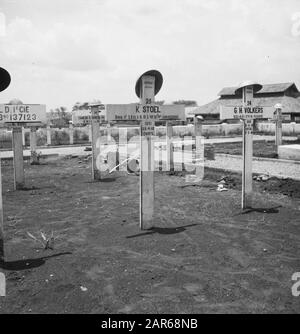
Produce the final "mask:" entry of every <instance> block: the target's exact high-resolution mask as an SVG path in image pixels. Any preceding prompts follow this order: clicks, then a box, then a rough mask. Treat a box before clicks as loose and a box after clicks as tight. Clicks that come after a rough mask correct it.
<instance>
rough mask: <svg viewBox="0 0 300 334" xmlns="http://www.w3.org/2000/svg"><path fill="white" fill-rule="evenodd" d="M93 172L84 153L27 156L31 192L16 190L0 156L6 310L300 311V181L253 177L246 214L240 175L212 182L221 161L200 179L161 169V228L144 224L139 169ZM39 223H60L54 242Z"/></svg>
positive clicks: (50, 226)
mask: <svg viewBox="0 0 300 334" xmlns="http://www.w3.org/2000/svg"><path fill="white" fill-rule="evenodd" d="M90 171H91V166H90V163H89V162H84V161H82V160H80V159H78V158H76V159H60V160H52V161H50V162H48V163H47V164H46V165H40V166H30V165H29V164H27V163H26V183H27V184H26V185H27V190H26V191H13V175H12V166H11V165H10V164H6V165H4V166H3V170H2V173H3V194H4V216H5V217H4V218H5V237H6V239H5V242H6V249H5V250H6V262H5V263H4V264H3V265H2V266H3V267H4V268H3V271H4V272H5V275H6V278H7V296H6V297H1V299H0V313H160V314H164V313H213V312H214V313H267V312H268V313H300V298H296V297H293V296H292V293H291V287H292V284H293V282H292V280H291V277H292V275H293V273H295V272H300V215H299V213H300V200H299V197H300V196H299V188H300V187H299V183H298V184H297V183H293V182H290V183H289V184H287V183H286V184H284V183H282V182H288V180H282V181H279V180H276V179H272V180H269V181H267V182H266V183H262V182H255V193H254V201H253V207H254V209H251V210H247V211H246V212H242V211H241V209H240V202H241V192H240V188H241V187H240V183H241V180H240V179H241V176H240V175H239V174H228V173H226V176H227V182H228V187H229V191H227V192H217V191H216V189H217V182H218V180H220V179H221V178H222V177H223V175H222V173H220V172H217V171H214V170H206V177H205V180H204V181H203V182H202V184H201V186H192V185H188V184H186V183H185V179H184V175H183V174H182V173H176V175H171V176H170V175H168V174H166V173H157V174H156V175H155V195H156V212H155V228H153V229H152V230H149V231H141V230H140V229H139V197H138V192H139V178H138V177H137V176H129V175H121V174H115V175H114V176H113V177H111V178H110V179H106V180H105V181H102V182H92V181H91V175H90ZM280 185H281V186H280ZM291 187H293V189H298V190H297V191H290V190H291V189H290V188H291ZM283 189H284V191H282V190H283ZM39 231H43V232H45V233H46V234H49V233H51V231H54V235H55V236H56V237H57V239H56V240H55V245H54V250H47V251H45V250H43V249H42V247H41V246H40V245H39V244H38V243H35V242H34V241H33V240H31V239H30V238H29V237H28V235H27V232H30V233H32V234H34V235H38V233H39Z"/></svg>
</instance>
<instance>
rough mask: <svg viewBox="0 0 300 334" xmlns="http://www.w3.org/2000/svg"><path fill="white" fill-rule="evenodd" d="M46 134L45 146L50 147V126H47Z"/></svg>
mask: <svg viewBox="0 0 300 334" xmlns="http://www.w3.org/2000/svg"><path fill="white" fill-rule="evenodd" d="M46 133H47V145H48V146H50V145H51V126H50V124H47V127H46Z"/></svg>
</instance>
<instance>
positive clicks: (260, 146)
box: [214, 140, 300, 159]
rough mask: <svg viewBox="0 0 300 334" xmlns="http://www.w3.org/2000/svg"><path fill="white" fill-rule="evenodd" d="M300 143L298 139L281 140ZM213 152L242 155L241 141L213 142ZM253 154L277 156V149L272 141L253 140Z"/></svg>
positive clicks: (287, 143) (285, 142)
mask: <svg viewBox="0 0 300 334" xmlns="http://www.w3.org/2000/svg"><path fill="white" fill-rule="evenodd" d="M294 144H300V140H295V141H283V143H282V145H294ZM214 147H215V153H224V154H233V155H242V150H243V145H242V143H241V142H240V143H223V144H219V143H218V144H214ZM253 156H255V157H261V158H271V159H276V158H278V155H277V149H276V146H275V143H274V142H267V141H254V142H253Z"/></svg>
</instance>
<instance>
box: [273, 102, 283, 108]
mask: <svg viewBox="0 0 300 334" xmlns="http://www.w3.org/2000/svg"><path fill="white" fill-rule="evenodd" d="M274 108H275V109H276V110H278V109H279V110H282V104H281V103H276V104H275V106H274Z"/></svg>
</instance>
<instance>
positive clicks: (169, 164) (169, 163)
mask: <svg viewBox="0 0 300 334" xmlns="http://www.w3.org/2000/svg"><path fill="white" fill-rule="evenodd" d="M172 139H173V126H172V123H171V122H169V121H167V122H166V153H167V158H166V159H167V160H166V170H167V171H170V172H174V149H173V142H172Z"/></svg>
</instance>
